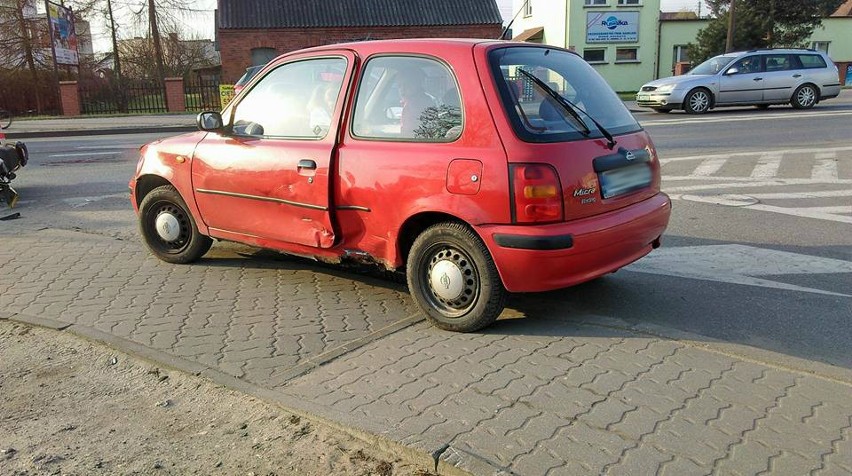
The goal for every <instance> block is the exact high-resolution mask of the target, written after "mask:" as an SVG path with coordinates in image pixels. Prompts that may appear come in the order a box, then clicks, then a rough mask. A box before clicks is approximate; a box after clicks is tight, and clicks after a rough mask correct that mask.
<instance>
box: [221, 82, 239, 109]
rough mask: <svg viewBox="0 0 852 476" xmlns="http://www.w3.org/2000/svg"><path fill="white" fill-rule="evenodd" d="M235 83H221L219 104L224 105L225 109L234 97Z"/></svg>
mask: <svg viewBox="0 0 852 476" xmlns="http://www.w3.org/2000/svg"><path fill="white" fill-rule="evenodd" d="M234 96H235V94H234V85H233V84H220V85H219V104H221V105H222V109H225V106H227V105H228V103H229V102H231V99H234Z"/></svg>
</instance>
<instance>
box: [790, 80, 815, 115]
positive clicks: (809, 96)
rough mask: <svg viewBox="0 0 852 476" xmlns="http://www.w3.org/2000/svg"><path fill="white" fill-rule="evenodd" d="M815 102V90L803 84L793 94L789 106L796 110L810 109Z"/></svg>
mask: <svg viewBox="0 0 852 476" xmlns="http://www.w3.org/2000/svg"><path fill="white" fill-rule="evenodd" d="M816 102H817V90H816V88H815V87H813V86H812V85H810V84H803V85H801V86H799V88H798V89H796V92H794V93H793V98H792V99H790V104H791V105H792V106H793V107H794V108H796V109H810V108H812V107H814V105H815V104H816Z"/></svg>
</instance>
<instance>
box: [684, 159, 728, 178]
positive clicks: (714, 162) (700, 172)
mask: <svg viewBox="0 0 852 476" xmlns="http://www.w3.org/2000/svg"><path fill="white" fill-rule="evenodd" d="M727 161H728V159H707V160H705V161H704V162H701V164H700V165H699V166H698V167H696V168H695V171H694V172H692V175H694V176H696V177H708V176H710V175H713V174H715V173H716V172H718V171H719V169H721V168H722V166H723V165H725V162H727Z"/></svg>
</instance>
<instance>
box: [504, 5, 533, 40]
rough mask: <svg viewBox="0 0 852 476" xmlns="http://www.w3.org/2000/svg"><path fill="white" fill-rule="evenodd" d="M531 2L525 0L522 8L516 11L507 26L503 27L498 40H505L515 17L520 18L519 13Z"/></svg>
mask: <svg viewBox="0 0 852 476" xmlns="http://www.w3.org/2000/svg"><path fill="white" fill-rule="evenodd" d="M528 3H530V0H524V3H523V4H522V5H521V8H520V9H519V10H518V13H515V16H513V17H512V20H511V21H510V22H509V24H508V25H506V28H503V33H500V38H498V40H505V39H506V38H505V36H506V33H508V32H509V29H510V28H512V23H515V19H516V18H518V15H520V14H521V12H522V11H524V9H525V8H527V4H528Z"/></svg>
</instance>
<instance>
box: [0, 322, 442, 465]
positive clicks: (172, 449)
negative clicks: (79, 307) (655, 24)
mask: <svg viewBox="0 0 852 476" xmlns="http://www.w3.org/2000/svg"><path fill="white" fill-rule="evenodd" d="M0 474H3V475H35V474H62V475H88V474H98V475H101V474H121V475H129V474H146V475H147V474H163V475H165V474H211V475H215V474H223V475H257V476H266V475H290V474H293V475H295V474H298V475H330V474H347V475H348V474H352V475H383V476H384V475H391V474H393V475H427V474H430V473H429V472H428V471H426V469H425V468H417V467H413V466H411V465H406V464H404V463H402V462H400V461H398V460H395V459H394V458H393V457H392V456H388V455H385V454H381V453H379V452H378V451H376V450H375V449H373V448H369V447H367V445H366V444H365V443H364V442H362V441H361V440H358V439H355V438H352V437H351V436H349V435H346V434H341V433H340V432H337V431H335V430H334V429H331V428H328V427H325V426H321V425H318V424H315V423H312V422H309V421H307V420H306V419H303V418H299V417H298V416H295V415H291V414H289V413H287V412H285V411H283V410H281V409H280V408H279V407H277V406H274V405H271V404H268V403H266V402H262V401H259V400H257V399H254V398H251V397H248V396H246V395H244V394H240V393H238V392H234V391H231V390H228V389H226V388H223V387H221V386H217V385H215V384H213V383H211V382H208V381H206V380H203V379H200V378H196V377H194V376H190V375H186V374H183V373H181V372H176V371H166V370H162V369H158V368H156V367H155V366H153V365H151V364H149V363H147V362H145V361H142V360H138V359H135V358H132V357H130V356H128V355H125V354H122V353H120V352H116V351H113V350H111V349H109V348H108V347H105V346H101V345H98V344H92V343H90V342H88V341H85V340H82V339H79V338H77V337H75V336H72V335H69V334H66V333H61V332H56V331H51V330H46V329H40V328H34V327H29V326H24V325H19V324H15V323H12V322H8V321H2V320H0Z"/></svg>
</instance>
